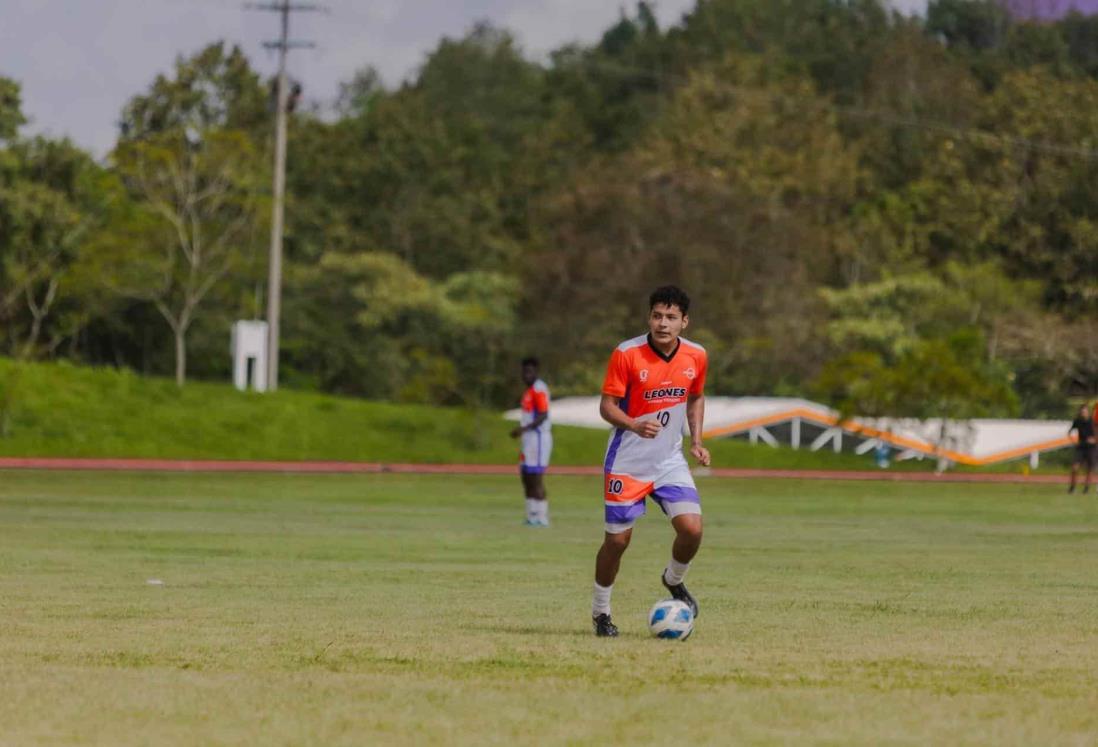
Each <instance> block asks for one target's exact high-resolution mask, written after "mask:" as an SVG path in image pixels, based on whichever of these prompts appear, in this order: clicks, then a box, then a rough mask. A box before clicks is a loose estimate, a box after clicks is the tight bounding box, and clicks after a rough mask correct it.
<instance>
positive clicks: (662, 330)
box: [648, 303, 690, 345]
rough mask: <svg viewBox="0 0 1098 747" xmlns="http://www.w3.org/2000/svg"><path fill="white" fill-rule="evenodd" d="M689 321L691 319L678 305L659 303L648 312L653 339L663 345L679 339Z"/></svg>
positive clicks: (649, 327) (649, 329) (649, 328)
mask: <svg viewBox="0 0 1098 747" xmlns="http://www.w3.org/2000/svg"><path fill="white" fill-rule="evenodd" d="M689 323H690V319H689V318H688V317H687V316H685V315H684V314H683V313H682V311H680V310H679V307H678V306H666V305H664V304H662V303H658V304H656V305H655V306H653V307H652V311H650V312H649V313H648V331H649V332H651V333H652V339H653V340H655V341H656V342H658V343H661V344H663V345H670V344H671V343H673V342H674V341H675V340H677V339H679V335H681V334H682V331H683V330H684V329H686V325H687V324H689Z"/></svg>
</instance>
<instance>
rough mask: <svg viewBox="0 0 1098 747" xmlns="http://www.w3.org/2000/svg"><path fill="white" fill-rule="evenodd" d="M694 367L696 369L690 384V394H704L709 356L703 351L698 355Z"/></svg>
mask: <svg viewBox="0 0 1098 747" xmlns="http://www.w3.org/2000/svg"><path fill="white" fill-rule="evenodd" d="M696 368H697V369H698V370H697V373H696V374H695V375H694V382H693V383H692V384H691V385H690V394H691V396H695V397H696V396H699V395H702V394H705V374H706V373H707V372H708V370H709V356H707V355H706V354H705V353H702V354H701V355H699V356H698V363H697V365H696Z"/></svg>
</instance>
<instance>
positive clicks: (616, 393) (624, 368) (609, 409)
mask: <svg viewBox="0 0 1098 747" xmlns="http://www.w3.org/2000/svg"><path fill="white" fill-rule="evenodd" d="M628 390H629V361H628V360H626V357H625V353H623V352H622V350H621V349H620V348H619V349H617V350H615V351H614V352H613V353H612V354H611V355H610V364H609V365H608V366H607V367H606V378H605V379H604V380H603V382H602V400H601V401H600V402H599V415H600V416H601V417H602V419H603V420H605V421H606V422H607V423H609V424H610V425H612V426H614V427H615V428H621V429H622V430H624V431H632V432H633V433H636V434H637V435H638V436H640V437H641V438H655V437H656V434H657V433H659V432H660V424H659V423H657V422H656V421H655V420H653V419H647V420H637V419H636V418H631V417H629V416H628V415H627V414H625V411H624V410H622V409H621V406H620V405H619V404H618V403H619V402H620V401H621V398H622V397H624V396H625V393H626V392H627V391H628Z"/></svg>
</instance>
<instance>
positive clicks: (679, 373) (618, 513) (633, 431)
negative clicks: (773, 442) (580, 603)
mask: <svg viewBox="0 0 1098 747" xmlns="http://www.w3.org/2000/svg"><path fill="white" fill-rule="evenodd" d="M689 309H690V298H689V297H688V296H687V295H686V293H684V292H683V291H682V290H681V289H679V288H676V287H674V286H665V287H662V288H657V289H656V291H655V292H653V293H652V295H651V297H650V298H649V315H648V330H649V331H648V334H647V335H641V336H640V337H636V338H633V339H631V340H626V341H625V342H623V343H621V344H620V345H618V347H617V349H616V350H615V351H614V352H613V354H612V355H611V357H610V365H609V366H608V367H607V371H606V379H605V381H604V383H603V387H602V402H601V404H600V407H599V413H600V414H601V415H602V417H603V419H604V420H606V421H607V422H608V423H610V425H612V426H614V431H613V432H612V433H611V434H610V443H609V445H608V446H607V449H606V460H605V463H604V465H603V472H604V473H605V474H604V479H605V483H604V489H605V492H604V496H603V497H604V504H605V521H606V524H605V536H604V538H603V543H602V547H601V548H600V549H599V553H598V557H597V558H596V561H595V590H594V595H593V601H592V605H591V617H592V620H593V621H594V625H595V634H596V635H598V636H616V635H617V634H618V629H617V627H616V626H615V625H614V623H613V622H612V621H611V619H610V592H611V590H612V587H613V585H614V579H615V578H616V577H617V575H618V567H619V566H620V564H621V557H622V555H623V554H624V553H625V549H626V548H627V547H629V540H630V539H631V538H632V536H633V524H634V522H636V520H637V519H638V518H639V517H641V516H643V515H644V513H645V511H646V500H647V499H648V498H652V500H653V501H654V502H655V503H656V504H657V505H658V506H659V507H660V509H661V510H662V511H663V512H664V513H665V514H666V515H667V516H668V518H670V519H671V526H672V527H673V528H674V529H675V541H674V544H673V545H672V548H671V560H670V562H669V563H668V564H667V567H666V568H665V569H664V572H663V576H662V577H661V581H662V583H663V585H664V586H665V587H666V588H667V590H668V591H670V592H671V596H673V597H674V598H675V599H679V600H681V601H683V602H686V603H687V604H688V605H690V608H691V609H692V610H693V612H694V615H695V616H696V615H697V614H698V603H697V601H695V599H694V597H693V596H692V595H691V594H690V592H689V591H687V589H686V585H685V584H684V583H683V577H684V576H685V575H686V571H687V569H689V567H690V562H691V561H692V560H693V559H694V555H695V554H696V553H697V551H698V548H699V547H700V546H701V538H702V519H701V501H700V499H699V498H698V491H697V488H696V487H695V486H694V478H693V477H692V476H691V474H690V468H689V466H688V465H687V463H686V459H685V458H684V457H683V454H682V433H683V426H684V425H688V426H689V429H690V436H691V446H690V453H691V454H692V455H693V457H694V458H695V459H697V460H698V463H699V464H702V465H704V466H706V467H708V466H709V461H710V457H709V451H708V450H707V449H706V448H705V447H704V446H702V422H703V420H704V416H705V397H704V390H705V375H706V370H707V368H708V358H707V356H706V353H705V348H703V347H702V346H701V345H698V344H697V343H693V342H690V341H689V340H686V339H684V338H683V337H681V334H682V332H683V330H685V329H686V327H687V325H688V324H689V323H690V319H689V317H688V316H687V312H688V311H689Z"/></svg>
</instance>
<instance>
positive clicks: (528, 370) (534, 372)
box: [522, 366, 538, 386]
mask: <svg viewBox="0 0 1098 747" xmlns="http://www.w3.org/2000/svg"><path fill="white" fill-rule="evenodd" d="M537 380H538V369H537V366H523V367H522V382H523V383H524V384H526V386H531V385H533V383H534V382H535V381H537Z"/></svg>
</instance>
